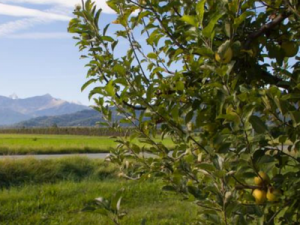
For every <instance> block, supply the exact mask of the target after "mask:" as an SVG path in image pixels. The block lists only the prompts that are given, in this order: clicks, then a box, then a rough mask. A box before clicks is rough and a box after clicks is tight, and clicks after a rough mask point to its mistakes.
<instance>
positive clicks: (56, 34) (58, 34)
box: [7, 32, 72, 39]
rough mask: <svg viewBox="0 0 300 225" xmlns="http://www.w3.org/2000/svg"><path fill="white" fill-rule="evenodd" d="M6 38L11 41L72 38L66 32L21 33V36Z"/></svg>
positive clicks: (15, 35) (13, 35)
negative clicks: (11, 39)
mask: <svg viewBox="0 0 300 225" xmlns="http://www.w3.org/2000/svg"><path fill="white" fill-rule="evenodd" d="M7 38H13V39H63V38H68V39H71V38H72V34H69V33H67V32H47V33H40V32H33V33H21V34H12V35H8V36H7Z"/></svg>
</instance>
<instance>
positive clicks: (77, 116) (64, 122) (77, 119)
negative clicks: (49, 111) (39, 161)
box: [13, 109, 101, 127]
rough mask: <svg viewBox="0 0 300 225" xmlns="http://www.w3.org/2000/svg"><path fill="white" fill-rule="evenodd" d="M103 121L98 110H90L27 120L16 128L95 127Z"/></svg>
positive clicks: (15, 125) (16, 125)
mask: <svg viewBox="0 0 300 225" xmlns="http://www.w3.org/2000/svg"><path fill="white" fill-rule="evenodd" d="M99 121H101V114H100V113H99V112H97V111H96V110H93V109H89V110H83V111H79V112H75V113H71V114H65V115H60V116H42V117H36V118H34V119H30V120H26V121H23V122H20V123H17V124H14V125H13V126H14V127H51V126H53V125H57V126H58V127H73V126H76V127H80V126H82V127H90V126H95V125H96V123H97V122H99Z"/></svg>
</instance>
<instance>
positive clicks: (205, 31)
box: [202, 12, 224, 38]
mask: <svg viewBox="0 0 300 225" xmlns="http://www.w3.org/2000/svg"><path fill="white" fill-rule="evenodd" d="M223 14H224V13H223V12H216V13H215V14H214V15H213V16H212V18H211V19H210V21H209V24H208V25H207V26H206V27H205V28H204V29H203V30H202V34H203V36H204V37H207V38H210V37H211V35H212V33H213V29H214V27H215V25H216V23H217V22H218V20H219V19H220V18H221V17H222V16H223Z"/></svg>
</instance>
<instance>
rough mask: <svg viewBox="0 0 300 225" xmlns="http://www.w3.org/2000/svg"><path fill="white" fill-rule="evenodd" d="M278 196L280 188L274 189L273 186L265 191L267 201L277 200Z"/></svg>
mask: <svg viewBox="0 0 300 225" xmlns="http://www.w3.org/2000/svg"><path fill="white" fill-rule="evenodd" d="M280 196H281V191H280V190H278V189H275V188H273V187H269V188H268V192H267V199H268V201H270V202H275V201H278V199H279V198H280Z"/></svg>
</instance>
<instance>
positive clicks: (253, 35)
mask: <svg viewBox="0 0 300 225" xmlns="http://www.w3.org/2000/svg"><path fill="white" fill-rule="evenodd" d="M291 14H292V13H291V12H290V11H284V12H283V13H282V14H279V15H278V16H277V17H276V18H275V19H274V20H273V21H272V22H270V23H268V24H265V25H263V26H262V27H261V28H260V29H259V30H257V31H255V32H253V33H251V34H250V35H249V36H248V39H247V41H246V43H245V46H244V48H245V49H246V50H248V49H250V45H251V43H252V42H253V41H254V40H255V39H256V38H258V37H260V36H261V35H263V34H265V33H266V32H267V31H269V30H272V29H273V28H274V27H276V26H277V25H278V24H280V23H281V22H283V21H284V20H285V19H286V18H287V17H289V16H290V15H291Z"/></svg>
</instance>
